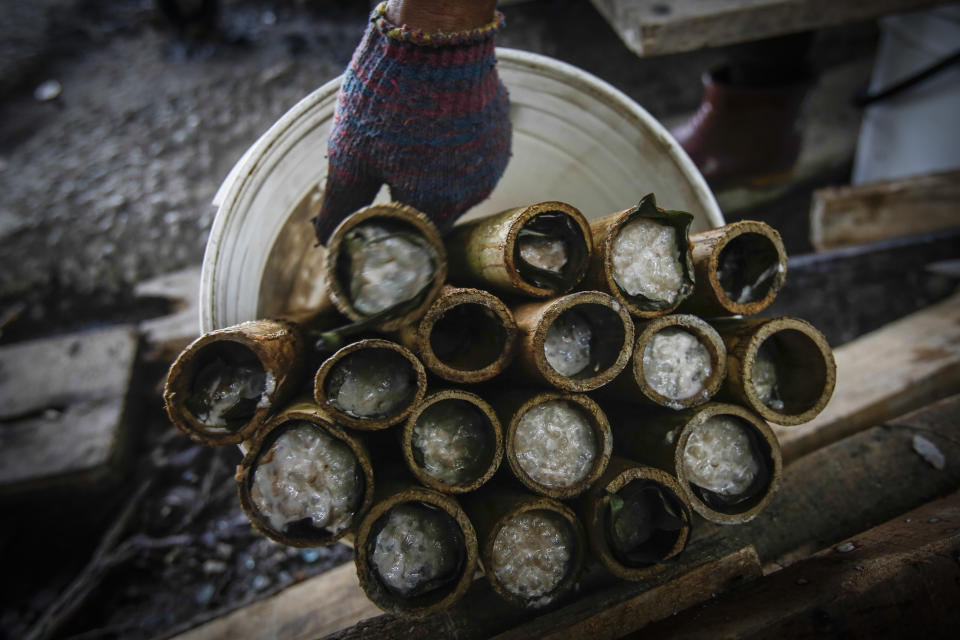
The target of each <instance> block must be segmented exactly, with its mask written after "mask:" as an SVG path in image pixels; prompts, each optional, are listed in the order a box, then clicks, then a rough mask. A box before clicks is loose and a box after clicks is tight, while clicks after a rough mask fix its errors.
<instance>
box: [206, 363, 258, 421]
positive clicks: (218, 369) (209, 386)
mask: <svg viewBox="0 0 960 640" xmlns="http://www.w3.org/2000/svg"><path fill="white" fill-rule="evenodd" d="M265 380H266V374H265V372H264V370H263V367H259V366H249V365H233V366H231V365H228V364H226V363H223V362H221V363H220V364H219V366H218V365H217V364H212V365H208V366H207V367H205V368H203V370H201V372H200V375H198V376H197V382H196V383H195V386H196V387H199V388H196V389H194V391H193V393H194V394H196V396H197V397H196V398H195V400H194V401H193V402H191V404H190V405H189V406H190V407H191V411H192V412H193V414H194V416H195V417H196V418H197V420H198V421H200V422H201V423H203V424H204V425H207V426H210V427H227V426H228V423H229V419H228V417H227V414H229V413H230V412H231V410H234V411H236V409H235V407H238V406H239V405H242V404H244V403H246V404H249V405H252V406H250V409H251V411H250V414H251V415H252V414H253V412H254V411H255V410H256V407H257V406H260V405H261V404H262V403H264V402H265V401H267V399H268V397H269V393H272V391H273V389H272V387H271V388H270V389H269V390H267V389H266V385H265ZM254 400H256V401H257V402H253V401H254Z"/></svg>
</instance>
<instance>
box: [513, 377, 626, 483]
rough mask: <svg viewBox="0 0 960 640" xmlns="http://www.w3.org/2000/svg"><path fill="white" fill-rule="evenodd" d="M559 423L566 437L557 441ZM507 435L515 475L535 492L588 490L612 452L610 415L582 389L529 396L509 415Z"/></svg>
mask: <svg viewBox="0 0 960 640" xmlns="http://www.w3.org/2000/svg"><path fill="white" fill-rule="evenodd" d="M547 421H550V422H551V424H552V426H553V427H554V429H553V430H551V432H550V434H547V433H545V428H544V427H543V426H542V424H541V423H546V422H547ZM557 424H564V428H563V429H562V431H563V436H562V437H563V443H560V442H555V441H554V440H555V438H556V437H557V435H556V434H557V433H558V432H557V430H556V429H555V427H556V425H557ZM551 435H552V436H553V437H551ZM505 441H506V452H505V453H506V458H507V463H508V464H509V466H510V470H511V471H512V472H513V475H514V476H515V477H516V478H517V479H518V480H519V481H520V482H521V483H522V484H523V485H524V486H525V487H527V488H528V489H530V490H531V491H533V492H534V493H537V494H539V495H543V496H547V497H550V498H555V499H557V500H563V499H567V498H572V497H574V496H577V495H580V494H581V493H583V492H584V491H586V490H587V489H588V488H589V487H590V485H591V484H593V483H594V482H596V480H597V478H599V477H600V476H601V475H603V472H604V470H605V469H606V468H607V464H608V463H609V462H610V456H611V454H612V452H613V434H612V432H611V430H610V422H609V421H608V420H607V416H606V415H605V414H604V412H603V410H602V409H601V408H600V406H599V405H598V404H597V403H596V402H594V401H593V400H592V399H590V398H589V397H587V396H585V395H582V394H563V393H554V392H545V393H540V394H537V395H535V396H534V397H532V398H530V399H529V400H527V401H526V402H524V403H523V404H522V405H521V406H520V407H519V409H518V410H517V411H516V412H515V414H514V415H513V418H512V419H511V420H510V423H509V425H508V427H507V433H506V438H505ZM575 443H576V444H578V445H579V446H575ZM558 452H562V453H564V456H563V457H560V456H558V455H556V454H557V453H558Z"/></svg>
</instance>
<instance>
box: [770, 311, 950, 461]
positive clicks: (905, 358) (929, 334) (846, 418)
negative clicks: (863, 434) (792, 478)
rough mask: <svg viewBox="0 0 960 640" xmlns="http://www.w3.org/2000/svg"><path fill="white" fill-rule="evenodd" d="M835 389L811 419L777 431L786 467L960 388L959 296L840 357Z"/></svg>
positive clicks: (849, 348) (894, 325)
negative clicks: (827, 446)
mask: <svg viewBox="0 0 960 640" xmlns="http://www.w3.org/2000/svg"><path fill="white" fill-rule="evenodd" d="M834 357H835V359H836V363H837V386H836V390H835V392H834V395H833V398H832V399H831V400H830V403H829V404H828V405H827V408H826V409H825V410H824V411H823V413H821V414H820V415H819V416H817V417H816V418H814V419H813V420H812V421H810V422H808V423H806V424H802V425H797V426H791V427H774V431H775V432H776V434H777V437H778V438H779V439H780V444H781V446H782V448H783V457H784V461H785V462H789V461H790V460H795V459H796V458H798V457H800V456H802V455H804V454H806V453H809V452H810V451H813V450H815V449H817V448H819V447H822V446H824V445H826V444H828V443H830V442H834V441H836V440H839V439H841V438H844V437H846V436H848V435H850V434H851V433H855V432H856V431H859V430H861V429H864V428H867V427H869V426H871V425H874V424H878V423H879V422H881V421H884V420H887V419H890V418H893V417H895V416H898V415H901V414H903V413H906V412H907V411H910V410H913V409H916V408H919V407H922V406H925V405H927V404H929V403H931V402H933V401H935V400H938V399H940V398H944V397H946V396H948V395H952V394H954V393H957V392H958V391H960V294H957V295H954V296H953V297H951V298H949V299H947V300H945V301H944V302H941V303H939V304H936V305H934V306H932V307H929V308H928V309H924V310H923V311H919V312H917V313H915V314H912V315H910V316H907V317H906V318H903V319H901V320H898V321H896V322H894V323H891V324H889V325H887V326H885V327H883V328H881V329H878V330H876V331H873V332H871V333H868V334H867V335H864V336H861V337H860V338H858V339H856V340H854V341H853V342H850V343H848V344H846V345H844V346H842V347H840V348H839V349H836V350H835V352H834Z"/></svg>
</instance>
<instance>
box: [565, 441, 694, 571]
mask: <svg viewBox="0 0 960 640" xmlns="http://www.w3.org/2000/svg"><path fill="white" fill-rule="evenodd" d="M683 496H684V494H683V489H682V488H681V487H680V484H679V483H678V482H677V479H676V478H675V477H674V476H673V475H671V474H669V473H667V472H665V471H662V470H660V469H655V468H653V467H647V466H642V465H639V464H636V463H634V462H630V461H627V460H624V459H622V458H615V459H614V460H613V461H612V462H611V465H610V468H608V469H607V472H606V473H605V474H604V476H603V478H601V479H600V481H599V482H598V483H597V484H596V485H594V487H592V488H591V490H590V492H589V493H588V494H587V495H586V496H585V499H584V500H583V501H582V502H581V508H582V512H583V515H584V522H585V524H586V530H587V537H588V539H589V540H590V546H591V547H592V548H593V550H594V553H595V554H596V555H597V557H598V558H600V561H601V562H602V563H603V565H604V566H605V567H606V568H607V569H608V570H609V571H610V573H612V574H613V575H615V576H617V577H618V578H621V579H623V580H631V581H636V580H642V579H643V578H644V577H646V576H647V575H649V574H650V569H651V567H654V566H655V565H656V564H658V563H661V562H664V561H666V560H669V559H670V558H672V557H674V556H676V555H677V554H679V553H680V552H681V551H683V549H684V547H686V544H687V541H688V540H689V538H690V524H691V519H692V515H691V511H690V506H689V505H688V504H687V502H686V500H685V498H684V497H683Z"/></svg>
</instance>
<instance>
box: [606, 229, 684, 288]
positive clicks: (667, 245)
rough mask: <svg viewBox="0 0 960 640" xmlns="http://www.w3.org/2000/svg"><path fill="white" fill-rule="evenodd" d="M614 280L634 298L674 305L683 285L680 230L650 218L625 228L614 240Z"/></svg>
mask: <svg viewBox="0 0 960 640" xmlns="http://www.w3.org/2000/svg"><path fill="white" fill-rule="evenodd" d="M611 257H612V262H613V279H614V280H615V281H616V283H617V285H619V287H620V288H621V289H622V290H623V291H625V292H626V293H627V294H628V295H631V296H638V295H640V296H643V297H645V298H647V299H649V300H654V301H656V302H661V303H663V304H665V305H672V304H673V303H674V302H675V301H676V299H677V296H678V295H679V293H680V287H681V286H682V285H683V266H682V264H681V261H680V249H679V247H678V246H677V231H676V229H674V228H673V227H671V226H670V225H666V224H660V223H659V222H655V221H653V220H650V219H647V218H634V219H633V220H631V221H629V222H628V223H627V224H625V225H623V227H622V228H621V229H620V233H618V234H617V237H616V238H614V240H613V251H612V254H611Z"/></svg>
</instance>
